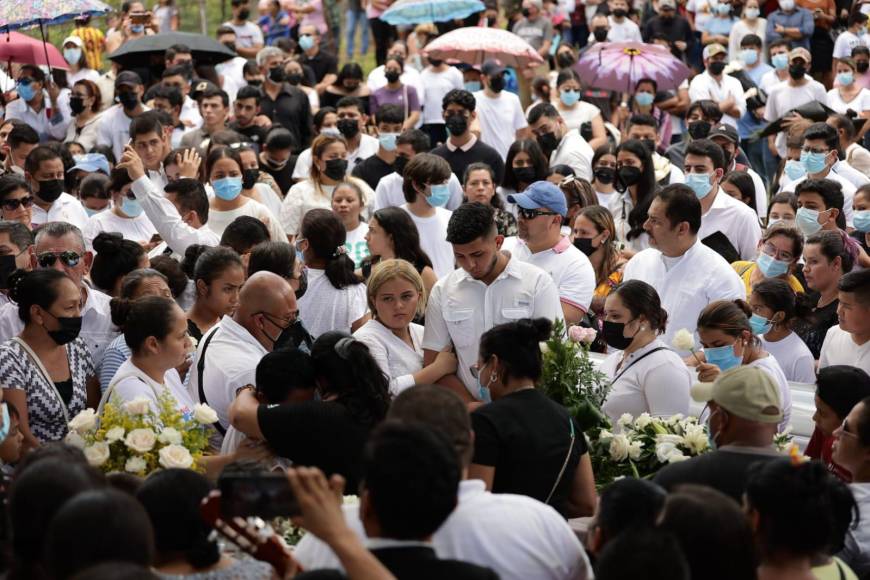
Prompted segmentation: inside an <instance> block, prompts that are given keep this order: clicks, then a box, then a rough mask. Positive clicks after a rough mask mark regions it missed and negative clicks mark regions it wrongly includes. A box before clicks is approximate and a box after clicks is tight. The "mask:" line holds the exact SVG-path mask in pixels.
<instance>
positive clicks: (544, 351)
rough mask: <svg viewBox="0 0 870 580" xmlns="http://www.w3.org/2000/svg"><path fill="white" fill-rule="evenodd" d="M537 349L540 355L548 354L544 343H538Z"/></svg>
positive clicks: (547, 348)
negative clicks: (539, 350)
mask: <svg viewBox="0 0 870 580" xmlns="http://www.w3.org/2000/svg"><path fill="white" fill-rule="evenodd" d="M538 348H540V349H541V354H547V353H548V352H550V347H549V346H547V343H546V342H539V343H538Z"/></svg>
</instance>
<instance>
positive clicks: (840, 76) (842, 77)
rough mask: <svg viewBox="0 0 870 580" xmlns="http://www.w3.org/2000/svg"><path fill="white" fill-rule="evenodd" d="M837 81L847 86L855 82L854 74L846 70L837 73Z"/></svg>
mask: <svg viewBox="0 0 870 580" xmlns="http://www.w3.org/2000/svg"><path fill="white" fill-rule="evenodd" d="M837 82H838V83H840V85H841V86H846V87H847V86H849V85H851V84H852V83H853V82H855V75H853V74H852V73H851V72H848V71H847V72H841V73H837Z"/></svg>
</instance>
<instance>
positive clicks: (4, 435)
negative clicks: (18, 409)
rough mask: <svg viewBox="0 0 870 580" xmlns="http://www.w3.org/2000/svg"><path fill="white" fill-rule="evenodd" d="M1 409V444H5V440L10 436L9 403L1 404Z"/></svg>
mask: <svg viewBox="0 0 870 580" xmlns="http://www.w3.org/2000/svg"><path fill="white" fill-rule="evenodd" d="M0 408H2V413H3V414H2V416H0V417H2V421H3V425H0V443H3V440H4V439H6V438H7V437H8V436H9V427H10V425H9V422H10V421H11V419H9V403H0Z"/></svg>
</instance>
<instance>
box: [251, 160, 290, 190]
mask: <svg viewBox="0 0 870 580" xmlns="http://www.w3.org/2000/svg"><path fill="white" fill-rule="evenodd" d="M296 158H297V156H296V155H291V156H290V158H289V159H287V163H285V164H284V165H283V166H282V167H281V169H275V168H274V167H272V166H270V165H268V164H266V163H263V162H262V161H260V160H258V161H259V163H260V171H265V172H266V173H268V174H269V175H271V176H272V179H274V180H275V183H277V184H278V188H279V189H280V190H281V194H282V195H287V192H288V191H290V188H291V187H293V168H294V167H296Z"/></svg>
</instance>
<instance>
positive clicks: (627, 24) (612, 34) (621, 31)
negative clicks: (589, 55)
mask: <svg viewBox="0 0 870 580" xmlns="http://www.w3.org/2000/svg"><path fill="white" fill-rule="evenodd" d="M607 20H609V21H610V30H609V31H608V32H607V42H643V38H642V37H641V35H640V27H639V26H638V25H637V24H635V22H634V20H632V19H631V18H629V17H627V16H626V17H625V18H623V19H622V22H617V21H616V19H615V18H614V17H613V16H612V15H611V16H608V17H607ZM593 39H594V36H593Z"/></svg>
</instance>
